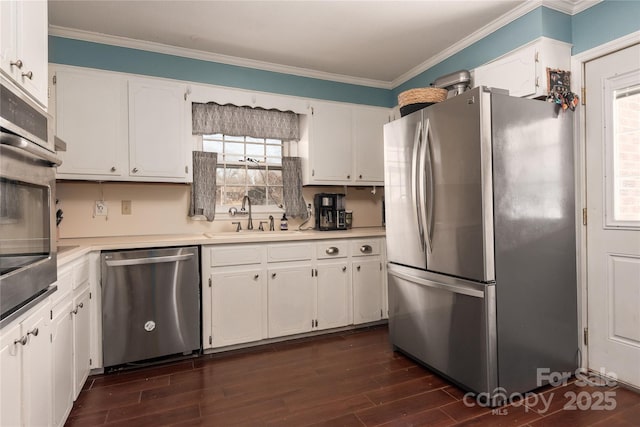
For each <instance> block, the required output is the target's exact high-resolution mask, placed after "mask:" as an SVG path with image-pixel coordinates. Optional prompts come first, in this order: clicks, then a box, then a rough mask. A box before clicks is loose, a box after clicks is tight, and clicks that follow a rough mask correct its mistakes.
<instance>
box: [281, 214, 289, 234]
mask: <svg viewBox="0 0 640 427" xmlns="http://www.w3.org/2000/svg"><path fill="white" fill-rule="evenodd" d="M288 229H289V220H287V214H286V213H283V214H282V219H281V220H280V231H287V230H288Z"/></svg>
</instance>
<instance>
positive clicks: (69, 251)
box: [58, 227, 385, 266]
mask: <svg viewBox="0 0 640 427" xmlns="http://www.w3.org/2000/svg"><path fill="white" fill-rule="evenodd" d="M384 236H385V228H384V227H361V228H352V229H350V230H337V231H316V230H303V231H299V230H288V231H247V230H243V231H240V232H238V233H236V232H221V233H204V234H159V235H148V236H110V237H85V238H79V239H60V240H59V241H58V247H59V248H60V249H59V251H58V266H61V265H64V264H66V263H68V262H71V261H73V260H75V259H77V258H78V257H80V256H82V255H85V254H87V253H89V252H91V251H103V250H113V249H135V248H150V247H163V246H188V245H219V244H228V243H270V242H274V243H275V242H288V241H296V240H328V239H354V238H367V237H384Z"/></svg>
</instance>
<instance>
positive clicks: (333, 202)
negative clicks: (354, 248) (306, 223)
mask: <svg viewBox="0 0 640 427" xmlns="http://www.w3.org/2000/svg"><path fill="white" fill-rule="evenodd" d="M313 206H314V209H315V214H316V230H320V231H328V230H345V229H346V228H347V224H346V221H345V210H344V208H345V202H344V194H335V193H318V194H316V195H315V196H314V197H313Z"/></svg>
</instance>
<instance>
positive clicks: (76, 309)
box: [71, 306, 78, 314]
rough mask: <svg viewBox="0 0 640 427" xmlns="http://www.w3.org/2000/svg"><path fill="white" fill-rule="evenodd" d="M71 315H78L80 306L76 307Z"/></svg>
mask: <svg viewBox="0 0 640 427" xmlns="http://www.w3.org/2000/svg"><path fill="white" fill-rule="evenodd" d="M71 314H78V306H76V308H74V309H73V310H71Z"/></svg>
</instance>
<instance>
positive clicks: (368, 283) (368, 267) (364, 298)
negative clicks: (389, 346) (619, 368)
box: [352, 257, 384, 324]
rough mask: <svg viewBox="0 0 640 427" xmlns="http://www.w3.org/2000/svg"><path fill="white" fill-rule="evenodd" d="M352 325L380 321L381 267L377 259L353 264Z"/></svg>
mask: <svg viewBox="0 0 640 427" xmlns="http://www.w3.org/2000/svg"><path fill="white" fill-rule="evenodd" d="M352 268H353V323H355V324H358V323H366V322H374V321H376V320H381V319H382V318H383V317H384V315H383V312H382V285H381V282H382V265H381V260H380V258H379V257H372V258H371V259H369V258H364V259H359V260H357V261H355V262H354V263H353V266H352Z"/></svg>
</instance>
